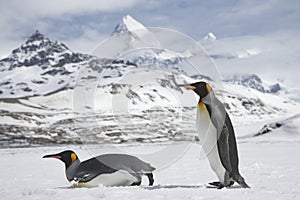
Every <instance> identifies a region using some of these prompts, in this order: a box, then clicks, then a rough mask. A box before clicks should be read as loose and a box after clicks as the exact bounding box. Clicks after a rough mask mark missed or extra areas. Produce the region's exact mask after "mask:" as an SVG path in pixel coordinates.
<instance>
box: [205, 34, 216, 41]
mask: <svg viewBox="0 0 300 200" xmlns="http://www.w3.org/2000/svg"><path fill="white" fill-rule="evenodd" d="M203 40H204V41H215V40H217V37H216V36H215V34H213V33H212V32H209V33H207V35H206V36H205V37H204V38H203Z"/></svg>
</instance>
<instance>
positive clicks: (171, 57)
mask: <svg viewBox="0 0 300 200" xmlns="http://www.w3.org/2000/svg"><path fill="white" fill-rule="evenodd" d="M111 35H112V37H115V38H121V39H122V40H123V41H124V40H126V42H127V44H126V45H125V46H126V47H135V48H136V49H138V51H134V53H128V54H125V55H122V57H121V58H122V59H124V60H128V61H130V62H132V63H135V64H136V65H139V66H141V65H145V66H148V67H153V68H165V69H174V68H175V69H176V70H177V71H178V72H180V73H182V70H180V69H179V68H180V66H179V65H181V64H182V63H183V62H184V59H185V58H188V57H190V56H191V53H190V52H172V51H170V50H168V49H161V48H159V47H160V46H161V44H160V42H159V40H160V38H158V39H157V38H155V36H154V35H153V33H152V32H151V31H150V30H149V29H148V28H147V27H145V26H144V25H143V24H141V23H140V22H138V21H137V20H136V19H134V18H133V17H132V16H130V15H126V16H124V17H123V18H122V20H121V21H120V22H119V24H118V25H117V26H116V27H115V29H114V31H113V32H112V34H111ZM145 46H149V47H151V46H155V48H140V47H145Z"/></svg>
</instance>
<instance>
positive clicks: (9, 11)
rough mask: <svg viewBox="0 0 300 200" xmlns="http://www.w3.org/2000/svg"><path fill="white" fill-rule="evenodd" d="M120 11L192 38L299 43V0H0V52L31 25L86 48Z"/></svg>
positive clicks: (79, 48)
mask: <svg viewBox="0 0 300 200" xmlns="http://www.w3.org/2000/svg"><path fill="white" fill-rule="evenodd" d="M126 14H130V15H131V16H133V17H134V18H135V19H137V20H138V21H140V22H141V23H143V24H144V25H146V26H149V27H165V28H172V29H175V30H178V31H181V32H183V33H185V34H187V35H189V36H191V37H192V38H194V39H195V40H201V38H202V37H204V36H205V35H206V34H207V33H208V32H213V33H215V35H216V36H217V37H218V39H222V38H229V37H238V36H254V37H256V36H257V37H260V38H261V37H268V36H274V39H276V38H278V36H280V35H283V37H284V38H292V39H290V40H294V41H289V43H290V44H295V43H298V42H299V43H298V44H300V40H299V39H298V38H299V33H300V1H299V0H205V1H204V0H172V1H170V0H83V1H79V0H77V1H75V0H51V1H41V0H9V1H5V0H0V15H1V16H0V26H1V31H0V58H3V57H5V56H7V55H8V54H9V53H10V52H11V50H13V49H14V48H16V47H18V46H19V45H20V44H21V43H23V42H24V41H25V40H26V39H27V38H28V36H29V35H31V34H32V33H33V32H34V31H35V30H37V29H38V30H40V32H41V33H43V34H44V35H46V36H47V37H49V38H52V39H56V40H59V41H62V42H64V43H65V44H67V46H69V47H70V48H71V49H72V50H73V51H79V52H90V51H91V50H92V49H93V48H94V47H95V45H96V44H97V43H99V42H101V41H102V40H103V39H105V38H107V37H108V36H109V34H111V32H112V31H113V29H114V27H115V26H116V25H117V24H118V23H119V21H120V20H121V18H122V17H123V16H124V15H126ZM283 42H284V39H283ZM298 46H300V45H293V48H294V49H293V51H294V52H300V51H299V49H300V47H298ZM298 58H299V57H298ZM294 59H295V58H294ZM299 63H300V59H299ZM299 68H300V67H299Z"/></svg>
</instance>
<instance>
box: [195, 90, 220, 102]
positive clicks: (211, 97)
mask: <svg viewBox="0 0 300 200" xmlns="http://www.w3.org/2000/svg"><path fill="white" fill-rule="evenodd" d="M215 99H216V98H215V94H214V92H213V91H210V92H209V93H208V94H207V95H206V96H205V97H202V98H200V99H199V101H198V105H199V104H201V103H202V104H203V103H204V104H212V103H213V101H215Z"/></svg>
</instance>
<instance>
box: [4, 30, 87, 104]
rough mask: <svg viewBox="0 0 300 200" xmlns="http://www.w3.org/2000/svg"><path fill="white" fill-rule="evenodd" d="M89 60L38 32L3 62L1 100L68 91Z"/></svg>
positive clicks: (85, 56)
mask: <svg viewBox="0 0 300 200" xmlns="http://www.w3.org/2000/svg"><path fill="white" fill-rule="evenodd" d="M89 59H90V56H88V55H84V54H80V53H74V52H73V51H71V50H70V49H69V48H68V47H66V46H65V45H64V44H63V43H60V42H57V41H53V40H50V39H48V38H46V37H44V35H42V34H41V33H40V32H38V31H36V32H35V33H34V34H33V35H31V36H30V37H29V39H28V40H27V41H26V42H25V43H24V44H22V45H21V46H20V47H19V48H17V49H15V50H13V51H12V53H11V55H9V56H8V57H7V58H4V59H2V60H0V77H1V81H0V98H16V97H27V96H34V95H45V94H48V93H52V92H55V91H59V90H62V89H64V88H69V87H71V86H73V85H74V80H75V76H76V74H75V73H76V71H77V70H78V68H79V66H80V65H83V64H84V63H86V62H87V61H88V60H89Z"/></svg>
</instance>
